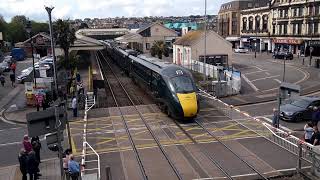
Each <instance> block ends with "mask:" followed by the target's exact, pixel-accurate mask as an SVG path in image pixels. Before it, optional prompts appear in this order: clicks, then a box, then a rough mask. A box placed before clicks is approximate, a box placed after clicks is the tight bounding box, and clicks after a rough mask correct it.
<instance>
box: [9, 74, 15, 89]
mask: <svg viewBox="0 0 320 180" xmlns="http://www.w3.org/2000/svg"><path fill="white" fill-rule="evenodd" d="M10 81H11V86H12V87H15V85H14V83H15V82H16V75H15V74H14V73H11V74H10Z"/></svg>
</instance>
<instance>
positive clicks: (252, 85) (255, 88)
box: [242, 75, 259, 91]
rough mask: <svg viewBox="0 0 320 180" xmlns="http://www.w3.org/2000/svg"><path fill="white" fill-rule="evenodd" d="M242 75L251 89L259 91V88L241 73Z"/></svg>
mask: <svg viewBox="0 0 320 180" xmlns="http://www.w3.org/2000/svg"><path fill="white" fill-rule="evenodd" d="M242 77H243V79H244V80H245V81H246V82H247V83H248V84H249V85H250V86H251V88H252V89H254V90H255V91H259V89H258V88H257V87H256V86H255V85H254V84H253V83H252V82H251V81H250V80H249V79H248V78H247V77H246V76H245V75H242Z"/></svg>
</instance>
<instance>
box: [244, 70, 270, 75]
mask: <svg viewBox="0 0 320 180" xmlns="http://www.w3.org/2000/svg"><path fill="white" fill-rule="evenodd" d="M265 71H267V70H263V71H253V72H248V73H244V74H245V75H248V74H255V73H260V72H265Z"/></svg>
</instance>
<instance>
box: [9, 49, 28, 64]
mask: <svg viewBox="0 0 320 180" xmlns="http://www.w3.org/2000/svg"><path fill="white" fill-rule="evenodd" d="M11 56H12V57H13V59H15V60H16V61H23V60H24V59H25V58H26V53H25V52H24V50H23V49H21V48H13V49H12V50H11Z"/></svg>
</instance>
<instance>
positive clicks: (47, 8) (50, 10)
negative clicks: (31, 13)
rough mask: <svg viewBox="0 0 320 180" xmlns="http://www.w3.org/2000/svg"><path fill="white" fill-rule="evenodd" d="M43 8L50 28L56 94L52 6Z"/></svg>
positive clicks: (56, 90)
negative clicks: (46, 13)
mask: <svg viewBox="0 0 320 180" xmlns="http://www.w3.org/2000/svg"><path fill="white" fill-rule="evenodd" d="M45 9H46V11H47V12H48V16H49V30H50V36H51V52H52V58H53V75H54V78H53V79H54V84H55V92H56V94H58V84H57V67H56V53H55V47H54V39H53V30H52V17H51V12H52V10H53V9H54V7H51V8H50V7H45ZM52 98H53V97H52Z"/></svg>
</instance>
